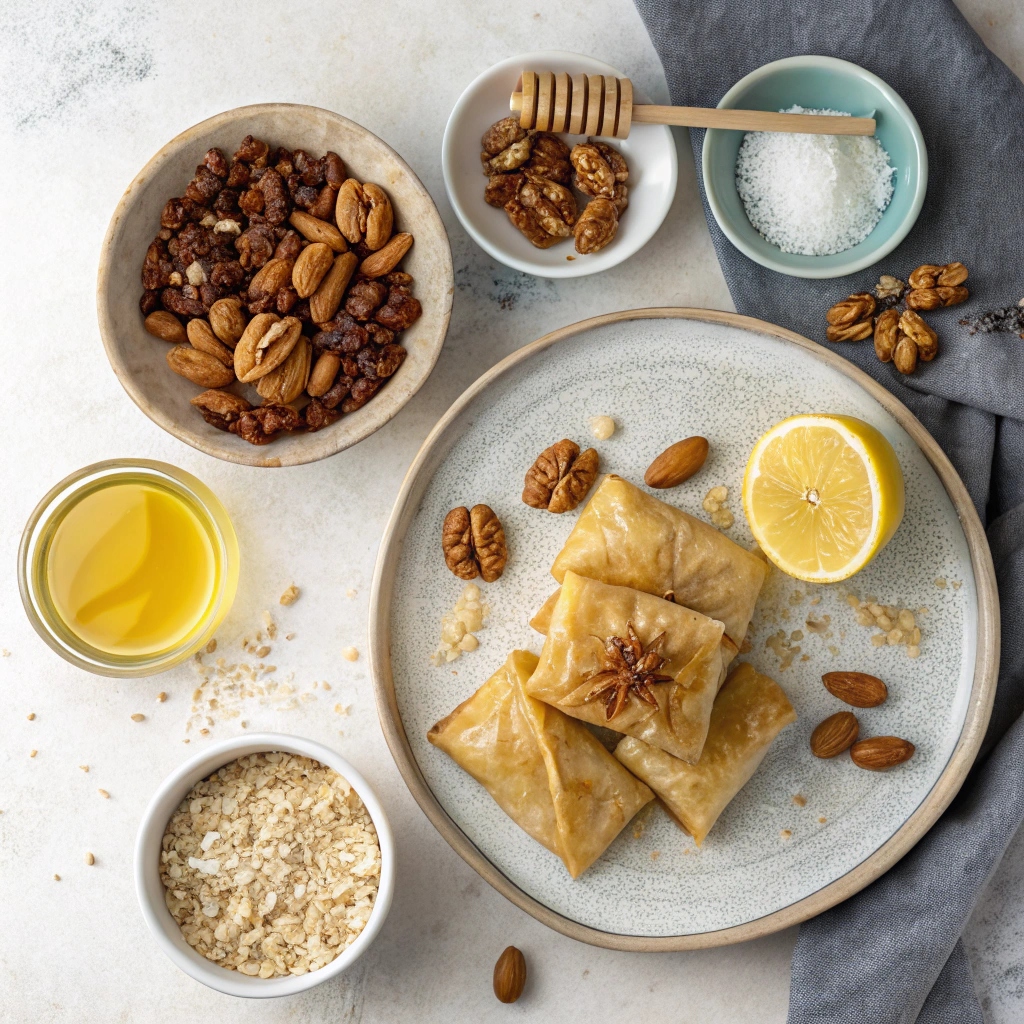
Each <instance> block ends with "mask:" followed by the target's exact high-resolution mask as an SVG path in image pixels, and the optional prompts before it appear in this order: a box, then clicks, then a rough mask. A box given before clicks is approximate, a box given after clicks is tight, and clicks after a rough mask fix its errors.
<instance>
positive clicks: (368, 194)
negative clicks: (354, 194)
mask: <svg viewBox="0 0 1024 1024" xmlns="http://www.w3.org/2000/svg"><path fill="white" fill-rule="evenodd" d="M363 196H364V198H365V199H366V202H367V205H368V206H369V210H368V211H367V213H366V245H367V247H368V248H370V249H373V250H374V251H376V250H377V249H382V248H383V247H384V246H385V244H386V243H387V240H388V239H389V238H390V237H391V230H392V228H393V227H394V222H395V215H394V212H393V211H392V209H391V200H390V199H389V198H388V194H387V192H385V191H384V189H382V188H381V187H380V185H374V184H373V182H372V181H367V182H365V183H364V185H363Z"/></svg>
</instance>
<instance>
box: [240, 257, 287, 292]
mask: <svg viewBox="0 0 1024 1024" xmlns="http://www.w3.org/2000/svg"><path fill="white" fill-rule="evenodd" d="M294 266H295V261H294V260H283V259H280V258H278V259H273V260H267V262H266V263H265V264H264V265H263V266H262V267H261V268H260V269H259V270H258V271H257V273H256V276H255V277H254V278H253V279H252V280H251V281H250V282H249V292H248V295H249V301H250V302H254V301H257V300H259V299H268V298H270V296H271V295H276V294H277V293H278V291H279V290H280V289H281V288H284V286H285V285H287V284H291V280H292V269H293V268H294Z"/></svg>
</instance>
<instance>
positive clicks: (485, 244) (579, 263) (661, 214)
mask: <svg viewBox="0 0 1024 1024" xmlns="http://www.w3.org/2000/svg"><path fill="white" fill-rule="evenodd" d="M566 60H572V61H585V62H587V63H588V64H590V65H592V67H593V70H592V71H590V72H589V73H590V74H600V75H614V76H615V77H617V78H625V77H626V76H625V75H623V73H622V72H621V71H619V70H618V69H617V68H615V67H614V66H612V65H611V64H608V63H606V62H605V61H603V60H598V59H597V58H596V57H591V56H589V55H588V54H585V53H575V52H573V51H571V50H534V51H531V52H529V53H520V54H517V55H515V56H513V57H508V58H506V59H505V60H502V61H498V63H497V64H492V65H491V66H490V67H488V68H485V69H484V70H483V71H481V72H480V74H479V75H477V76H476V78H474V79H473V81H472V82H470V83H469V85H467V86H466V88H465V89H463V90H462V93H461V94H460V96H459V98H458V100H456V101H455V106H454V107H452V112H451V113H450V114H449V115H448V121H447V123H446V124H445V127H444V136H443V138H442V140H441V173H442V176H443V177H444V187H445V192H447V194H448V201H449V202H450V203H451V206H452V209H453V210H454V211H455V216H456V217H458V219H459V223H460V224H461V225H462V227H463V228H464V229H465V231H466V233H467V234H468V235H469V236H470V238H472V239H473V241H474V242H476V244H477V245H479V246H480V248H481V249H483V250H484V252H486V253H487V254H488V255H489V256H491V257H492V258H494V259H496V260H497V261H498V262H499V263H503V264H505V266H506V267H511V268H512V269H513V270H519V271H521V272H522V273H524V274H533V275H534V276H535V277H545V278H550V279H554V280H560V279H564V278H574V277H588V276H589V275H591V274H599V273H601V272H602V271H605V270H611V269H612V267H617V266H618V265H619V264H620V263H622V262H623V261H624V260H627V259H629V257H630V256H633V255H635V254H636V253H637V252H639V251H640V249H642V248H643V247H644V246H645V245H647V243H648V242H649V241H650V240H651V239H652V238H653V237H654V236H655V235H656V234H657V233H658V230H659V229H660V228H661V225H662V224H663V223H664V222H665V218H666V217H667V216H668V212H669V210H670V209H671V208H672V203H673V201H674V200H675V195H676V190H677V189H678V186H679V155H678V153H677V152H676V143H675V138H674V137H673V135H672V129H671V128H669V127H668V126H667V125H662V126H657V125H650V126H645V127H649V128H657V127H660V128H661V131H662V132H663V133H664V134H665V137H666V138H667V140H668V144H669V145H668V149H669V188H668V189H667V191H666V197H665V201H664V202H663V203H662V207H663V208H662V209H660V210H658V211H656V215H655V216H654V217H652V218H651V225H652V226H651V229H650V231H649V232H647V233H644V232H641V233H640V234H639V235H638V236H637V237H638V239H639V240H638V241H636V242H635V243H634V244H633V245H632V246H623V247H622V248H621V252H619V251H617V252H616V254H615V255H616V259H615V261H614V262H613V263H610V264H608V265H607V266H594V265H593V263H588V262H587V261H586V260H574V261H572V262H566V263H565V264H564V265H562V264H558V265H556V266H550V267H549V266H546V265H544V264H540V263H534V262H533V261H532V260H525V259H521V258H520V257H518V256H513V255H511V254H510V253H508V252H507V251H506V250H505V249H503V248H502V247H501V246H498V245H495V244H494V243H493V242H491V241H490V240H489V239H488V238H486V237H485V236H484V235H482V234H481V233H480V232H479V231H477V229H476V228H475V227H474V226H473V224H472V222H471V220H470V218H469V215H468V214H467V212H466V210H465V208H464V207H463V205H462V203H461V202H460V200H459V196H458V192H457V190H456V189H455V188H454V187H453V185H452V177H453V170H452V169H453V166H454V161H455V154H454V142H453V136H454V134H455V126H456V125H457V124H458V123H459V122H460V121H461V120H462V118H463V116H464V112H465V109H466V107H468V106H469V103H470V101H471V100H472V99H473V98H474V96H475V94H476V91H477V89H478V88H479V87H480V85H481V83H482V82H483V80H484V79H485V78H488V77H490V76H491V75H492V74H494V73H496V72H500V71H504V70H506V69H513V68H517V67H518V68H520V69H521V68H522V66H523V64H524V62H529V63H536V64H539V65H543V64H545V63H549V64H556V65H557V63H558V62H559V61H566ZM634 102H635V103H647V102H649V100H648V99H647V97H646V96H645V95H644V94H643V92H641V91H640V90H638V89H635V90H634ZM560 134H565V133H560Z"/></svg>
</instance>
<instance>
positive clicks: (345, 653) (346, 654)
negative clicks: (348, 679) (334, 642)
mask: <svg viewBox="0 0 1024 1024" xmlns="http://www.w3.org/2000/svg"><path fill="white" fill-rule="evenodd" d="M341 656H342V657H343V658H344V659H345V660H346V661H358V660H359V651H357V650H356V648H355V647H345V648H343V649H342V652H341Z"/></svg>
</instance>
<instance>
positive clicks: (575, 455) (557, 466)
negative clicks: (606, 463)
mask: <svg viewBox="0 0 1024 1024" xmlns="http://www.w3.org/2000/svg"><path fill="white" fill-rule="evenodd" d="M599 466H600V458H599V456H598V454H597V451H596V450H595V449H594V448H588V449H587V450H586V451H585V452H582V453H581V452H580V446H579V445H578V444H576V442H575V441H570V440H568V439H567V438H566V439H563V440H561V441H558V442H557V443H556V444H553V445H552V446H551V447H550V448H545V449H544V451H542V452H541V453H540V455H538V456H537V459H536V461H535V462H534V464H533V465H532V466H531V467H530V468H529V469H528V470H527V471H526V479H525V481H524V486H523V501H524V502H526V504H527V505H529V506H530V507H531V508H542V509H547V511H548V512H556V513H560V512H571V511H572V510H573V509H574V508H576V506H577V505H579V503H580V502H581V501H582V500H583V499H584V498H585V497H586V496H587V492H588V491H589V490H590V488H591V487H592V486H593V484H594V481H595V480H596V479H597V472H598V468H599Z"/></svg>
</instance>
